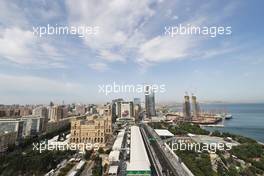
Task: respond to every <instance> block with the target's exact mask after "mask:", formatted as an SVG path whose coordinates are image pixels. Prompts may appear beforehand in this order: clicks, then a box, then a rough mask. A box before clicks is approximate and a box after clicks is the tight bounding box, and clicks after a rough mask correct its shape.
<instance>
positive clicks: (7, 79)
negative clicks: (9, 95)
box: [0, 74, 81, 94]
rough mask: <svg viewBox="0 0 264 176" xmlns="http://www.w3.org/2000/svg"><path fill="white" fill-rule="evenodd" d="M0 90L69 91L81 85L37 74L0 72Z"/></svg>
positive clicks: (77, 88) (79, 87)
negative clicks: (25, 74)
mask: <svg viewBox="0 0 264 176" xmlns="http://www.w3.org/2000/svg"><path fill="white" fill-rule="evenodd" d="M0 80H1V82H0V90H1V92H10V91H11V92H12V91H14V92H39V93H41V92H42V93H44V92H46V93H51V92H52V93H53V94H54V93H60V94H61V93H71V92H72V91H75V90H79V89H81V85H79V84H76V83H71V82H63V81H57V80H52V79H48V78H43V77H37V76H18V75H6V74H0Z"/></svg>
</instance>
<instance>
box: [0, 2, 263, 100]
mask: <svg viewBox="0 0 264 176" xmlns="http://www.w3.org/2000/svg"><path fill="white" fill-rule="evenodd" d="M263 6H264V1H262V0H252V1H237V0H222V1H209V0H199V1H198V0H185V1H180V0H133V1H131V0H112V1H109V0H87V1H82V0H65V1H63V0H57V1H54V0H40V1H35V0H1V1H0V104H39V103H41V104H42V103H43V104H48V103H49V102H50V101H54V102H56V103H61V102H62V101H64V102H65V103H73V102H75V103H78V102H80V103H102V102H105V101H111V100H112V99H114V98H118V97H123V98H124V99H127V100H130V99H132V98H133V97H140V98H142V99H144V96H143V94H142V93H111V94H109V95H105V94H104V93H102V92H100V91H99V85H113V83H116V84H122V85H124V84H133V85H136V84H158V85H165V86H166V91H165V92H164V93H157V94H156V101H157V102H182V101H183V96H184V95H185V92H188V93H189V94H191V93H194V94H195V95H196V96H197V98H198V100H199V101H201V102H206V101H223V102H264V93H263V90H264V81H263V76H264V69H263V68H264V52H263V51H264V45H263V43H264V42H263V41H264V36H263V29H264V23H263V19H262V18H263V16H264V11H263V9H262V8H263ZM48 24H49V25H51V26H56V25H57V26H68V27H71V26H75V27H76V26H92V27H93V26H98V27H99V33H98V34H96V35H87V36H85V37H78V36H77V35H45V36H42V37H39V36H38V35H34V33H33V28H34V27H40V26H47V25H48ZM180 24H182V25H187V24H190V25H194V26H200V27H203V26H209V27H210V26H218V27H219V26H224V27H226V26H231V29H232V34H231V35H217V36H216V37H210V36H208V35H176V36H174V37H170V36H168V35H165V30H164V29H165V27H168V26H179V25H180Z"/></svg>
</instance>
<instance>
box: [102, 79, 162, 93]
mask: <svg viewBox="0 0 264 176" xmlns="http://www.w3.org/2000/svg"><path fill="white" fill-rule="evenodd" d="M98 92H99V93H103V94H105V95H109V94H112V93H139V94H142V93H144V94H145V95H150V94H151V93H165V92H166V85H165V84H151V85H149V84H117V83H116V82H113V83H112V84H104V85H98Z"/></svg>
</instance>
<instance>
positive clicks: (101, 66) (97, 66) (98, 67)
mask: <svg viewBox="0 0 264 176" xmlns="http://www.w3.org/2000/svg"><path fill="white" fill-rule="evenodd" d="M88 66H89V67H90V68H91V69H93V70H96V71H100V72H103V71H106V70H108V69H109V68H108V66H107V65H106V64H105V63H101V62H97V63H92V64H89V65H88Z"/></svg>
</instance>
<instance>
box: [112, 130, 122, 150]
mask: <svg viewBox="0 0 264 176" xmlns="http://www.w3.org/2000/svg"><path fill="white" fill-rule="evenodd" d="M124 134H125V130H121V131H120V132H119V133H118V135H117V137H116V140H115V142H114V145H113V147H112V149H113V150H120V149H121V148H122V143H123V138H124Z"/></svg>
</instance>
